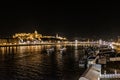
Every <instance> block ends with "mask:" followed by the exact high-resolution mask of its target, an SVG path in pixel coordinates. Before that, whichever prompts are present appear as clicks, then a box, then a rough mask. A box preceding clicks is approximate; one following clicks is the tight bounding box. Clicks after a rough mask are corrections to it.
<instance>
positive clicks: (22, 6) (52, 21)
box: [0, 1, 120, 39]
mask: <svg viewBox="0 0 120 80" xmlns="http://www.w3.org/2000/svg"><path fill="white" fill-rule="evenodd" d="M34 30H37V31H38V32H39V33H41V34H43V35H55V34H56V33H58V34H60V35H61V36H65V37H67V38H69V39H70V38H72V39H79V38H95V39H96V38H97V39H99V38H103V39H111V38H117V36H119V35H120V8H119V4H115V3H113V2H110V3H108V2H105V3H103V2H94V3H92V2H90V3H89V2H87V3H86V2H83V3H82V2H78V3H77V2H76V3H71V4H69V3H67V4H66V3H64V2H63V3H60V2H57V3H53V2H51V3H49V2H48V3H41V2H36V3H35V2H30V1H29V2H16V3H15V4H14V3H12V4H11V3H10V4H9V2H8V3H7V4H5V5H1V6H0V36H8V35H12V34H14V33H17V32H34Z"/></svg>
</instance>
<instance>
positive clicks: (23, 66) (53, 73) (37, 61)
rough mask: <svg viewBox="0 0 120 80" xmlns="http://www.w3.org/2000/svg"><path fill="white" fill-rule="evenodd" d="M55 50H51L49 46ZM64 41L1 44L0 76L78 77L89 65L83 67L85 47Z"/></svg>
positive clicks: (0, 79)
mask: <svg viewBox="0 0 120 80" xmlns="http://www.w3.org/2000/svg"><path fill="white" fill-rule="evenodd" d="M51 47H54V48H55V51H54V52H52V53H49V54H47V53H46V52H45V49H46V48H51ZM60 47H61V45H58V46H51V45H41V46H18V47H0V80H78V78H79V77H80V75H81V74H82V73H83V72H84V70H85V69H83V68H79V66H78V61H79V59H80V58H81V57H82V56H83V53H82V50H81V49H79V50H75V49H74V46H66V48H67V50H66V51H65V52H63V53H60V52H59V51H58V50H59V49H60Z"/></svg>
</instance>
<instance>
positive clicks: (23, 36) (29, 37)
mask: <svg viewBox="0 0 120 80" xmlns="http://www.w3.org/2000/svg"><path fill="white" fill-rule="evenodd" d="M41 37H42V34H38V32H37V31H36V30H35V32H34V33H16V34H15V35H13V38H18V39H19V40H21V41H34V40H39V41H40V40H41Z"/></svg>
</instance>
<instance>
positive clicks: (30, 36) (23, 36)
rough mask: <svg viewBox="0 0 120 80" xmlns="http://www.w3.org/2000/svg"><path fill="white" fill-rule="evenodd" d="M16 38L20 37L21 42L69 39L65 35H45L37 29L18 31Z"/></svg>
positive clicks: (14, 36)
mask: <svg viewBox="0 0 120 80" xmlns="http://www.w3.org/2000/svg"><path fill="white" fill-rule="evenodd" d="M13 38H14V39H19V42H20V43H22V42H27V43H30V42H33V43H34V42H42V41H47V42H57V41H66V40H67V39H66V38H65V37H61V36H58V34H56V36H43V35H42V34H38V32H37V31H36V30H35V31H34V33H16V34H15V35H13Z"/></svg>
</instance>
